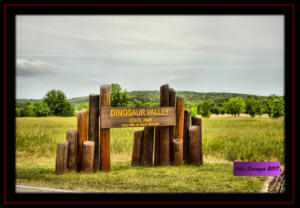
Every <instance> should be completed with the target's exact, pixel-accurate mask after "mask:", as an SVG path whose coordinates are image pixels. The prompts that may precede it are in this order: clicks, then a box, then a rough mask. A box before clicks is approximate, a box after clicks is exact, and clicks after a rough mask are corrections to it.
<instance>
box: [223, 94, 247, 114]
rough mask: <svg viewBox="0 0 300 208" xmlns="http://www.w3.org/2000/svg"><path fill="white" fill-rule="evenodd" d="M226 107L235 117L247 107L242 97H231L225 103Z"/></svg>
mask: <svg viewBox="0 0 300 208" xmlns="http://www.w3.org/2000/svg"><path fill="white" fill-rule="evenodd" d="M224 107H225V110H226V112H227V113H229V114H232V115H234V116H235V117H236V116H237V115H238V116H239V115H240V113H242V112H243V110H244V108H245V102H244V100H243V99H242V98H240V97H234V98H230V99H229V100H228V101H227V102H225V103H224Z"/></svg>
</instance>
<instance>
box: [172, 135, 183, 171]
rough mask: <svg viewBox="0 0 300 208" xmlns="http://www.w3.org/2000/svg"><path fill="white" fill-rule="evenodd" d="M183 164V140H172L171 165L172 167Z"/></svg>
mask: <svg viewBox="0 0 300 208" xmlns="http://www.w3.org/2000/svg"><path fill="white" fill-rule="evenodd" d="M182 162H183V139H181V138H175V139H173V163H172V165H174V166H178V165H182Z"/></svg>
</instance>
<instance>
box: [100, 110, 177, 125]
mask: <svg viewBox="0 0 300 208" xmlns="http://www.w3.org/2000/svg"><path fill="white" fill-rule="evenodd" d="M175 124H176V112H175V107H149V108H137V107H130V108H123V107H101V108H100V126H101V128H121V127H142V126H175Z"/></svg>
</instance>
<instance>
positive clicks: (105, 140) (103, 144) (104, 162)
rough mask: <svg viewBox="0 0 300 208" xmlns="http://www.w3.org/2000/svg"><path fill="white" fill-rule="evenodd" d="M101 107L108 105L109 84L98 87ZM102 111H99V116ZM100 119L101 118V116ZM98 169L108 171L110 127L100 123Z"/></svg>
mask: <svg viewBox="0 0 300 208" xmlns="http://www.w3.org/2000/svg"><path fill="white" fill-rule="evenodd" d="M102 107H110V88H109V85H102V86H101V88H100V110H101V109H102ZM101 117H102V113H100V118H101ZM101 119H102V118H101ZM100 170H102V171H110V129H109V128H103V127H102V126H101V125H100Z"/></svg>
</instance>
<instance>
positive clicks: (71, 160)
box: [66, 130, 78, 172]
mask: <svg viewBox="0 0 300 208" xmlns="http://www.w3.org/2000/svg"><path fill="white" fill-rule="evenodd" d="M77 136H78V133H77V130H69V131H67V136H66V139H67V141H68V142H69V144H68V162H67V168H68V171H70V172H76V166H77V142H78V139H77Z"/></svg>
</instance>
